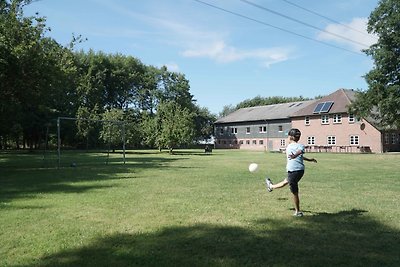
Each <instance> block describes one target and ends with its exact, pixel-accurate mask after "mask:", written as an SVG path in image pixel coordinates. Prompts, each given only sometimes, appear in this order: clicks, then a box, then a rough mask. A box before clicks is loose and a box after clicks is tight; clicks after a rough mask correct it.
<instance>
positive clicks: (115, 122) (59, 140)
mask: <svg viewBox="0 0 400 267" xmlns="http://www.w3.org/2000/svg"><path fill="white" fill-rule="evenodd" d="M63 120H64V121H75V122H77V121H87V122H93V123H108V124H112V125H117V126H119V127H121V131H122V133H121V137H122V140H121V141H122V160H123V163H124V164H125V163H126V157H125V142H126V140H125V122H123V121H117V120H96V119H84V118H72V117H58V118H57V158H58V159H57V166H58V168H60V166H61V131H62V130H61V123H62V121H63ZM110 131H111V127H110ZM110 136H111V132H110ZM109 157H110V142H109V144H108V149H107V161H106V163H107V164H108V160H109Z"/></svg>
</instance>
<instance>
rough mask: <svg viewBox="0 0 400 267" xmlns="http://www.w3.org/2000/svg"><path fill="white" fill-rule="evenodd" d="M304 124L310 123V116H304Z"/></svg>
mask: <svg viewBox="0 0 400 267" xmlns="http://www.w3.org/2000/svg"><path fill="white" fill-rule="evenodd" d="M304 125H310V116H305V117H304Z"/></svg>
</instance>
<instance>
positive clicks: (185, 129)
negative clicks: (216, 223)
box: [0, 0, 216, 149]
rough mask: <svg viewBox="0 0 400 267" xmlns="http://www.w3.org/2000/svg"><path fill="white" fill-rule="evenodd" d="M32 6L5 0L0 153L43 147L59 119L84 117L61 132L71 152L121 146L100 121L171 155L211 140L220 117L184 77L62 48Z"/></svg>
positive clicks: (118, 57)
mask: <svg viewBox="0 0 400 267" xmlns="http://www.w3.org/2000/svg"><path fill="white" fill-rule="evenodd" d="M29 2H30V1H23V0H13V1H6V0H0V39H1V41H0V87H1V90H0V121H1V123H0V148H10V147H11V148H30V149H35V148H40V147H41V145H43V140H45V139H47V137H48V136H47V135H48V132H49V127H50V129H51V130H50V133H55V131H54V127H55V121H56V120H55V119H56V118H58V117H74V118H80V119H83V120H77V121H76V123H75V126H74V127H73V128H72V129H70V130H69V131H64V132H63V145H65V146H74V145H76V144H78V143H85V144H86V146H87V147H88V146H89V145H90V143H91V142H94V140H95V139H98V138H100V140H103V141H104V142H105V141H106V140H109V141H110V140H112V142H113V143H114V144H117V143H120V142H121V138H120V137H121V131H120V130H115V129H114V130H112V131H111V129H110V127H114V126H111V125H107V124H106V123H102V124H99V123H97V124H96V123H93V121H94V120H109V121H116V120H117V121H124V122H125V135H126V144H127V145H128V147H129V146H130V147H135V148H138V147H157V148H160V149H161V148H168V149H173V148H176V147H179V146H182V145H189V144H191V143H192V142H193V140H199V139H206V138H209V137H210V135H211V134H212V132H213V122H214V121H215V119H216V117H215V115H213V114H211V113H210V112H209V110H208V109H207V108H204V107H200V106H198V105H197V104H196V100H195V99H194V96H193V95H192V94H191V93H190V85H189V81H188V80H187V79H186V78H185V75H184V74H181V73H176V72H171V71H169V70H168V69H167V68H166V67H161V68H158V67H154V66H149V65H145V64H143V63H142V62H141V61H140V60H139V59H137V58H135V57H132V56H126V55H122V54H106V53H103V52H95V51H92V50H89V51H87V52H85V51H75V49H74V48H75V47H76V44H77V43H79V42H81V41H82V38H80V37H73V38H72V40H71V43H70V44H69V45H66V46H63V45H60V44H59V43H57V42H56V41H55V40H54V39H52V38H50V37H46V33H48V32H49V31H50V29H49V28H48V27H47V26H46V21H45V19H44V18H43V17H40V16H39V15H38V14H36V15H34V16H30V17H26V16H24V13H23V7H24V6H25V5H27V4H29ZM114 128H115V127H114ZM106 133H111V134H106ZM94 137H96V138H94ZM53 139H54V137H53ZM50 140H51V138H50Z"/></svg>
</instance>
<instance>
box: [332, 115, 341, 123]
mask: <svg viewBox="0 0 400 267" xmlns="http://www.w3.org/2000/svg"><path fill="white" fill-rule="evenodd" d="M333 123H335V124H339V123H342V114H333Z"/></svg>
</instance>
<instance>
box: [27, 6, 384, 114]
mask: <svg viewBox="0 0 400 267" xmlns="http://www.w3.org/2000/svg"><path fill="white" fill-rule="evenodd" d="M202 1H203V2H205V3H209V4H211V5H213V6H216V7H220V8H222V9H224V10H228V11H230V12H233V13H235V14H237V15H234V14H232V13H227V12H226V11H222V10H220V9H216V8H215V7H211V6H209V5H205V4H204V3H200V2H198V1H195V0H146V1H139V0H136V1H134V0H113V1H110V0H39V1H36V2H33V3H32V4H30V5H28V6H27V7H26V8H25V10H24V12H25V14H26V15H31V14H33V13H34V12H39V15H40V16H44V17H46V18H47V25H48V26H49V27H50V28H51V32H49V33H48V35H49V36H51V37H53V38H54V39H56V40H57V41H58V42H59V43H61V44H68V43H69V42H70V40H71V39H72V34H75V35H82V36H83V37H84V38H87V41H85V42H83V43H81V44H79V45H78V46H77V49H84V50H89V49H93V50H95V51H103V52H106V53H121V54H124V55H130V56H134V57H136V58H138V59H140V60H141V61H142V62H143V63H144V64H146V65H153V66H158V67H160V66H163V65H165V66H167V67H168V69H169V70H171V71H177V72H181V73H183V74H185V76H186V78H187V79H188V80H189V82H190V92H191V93H192V94H193V95H194V98H195V99H196V100H197V103H198V105H199V106H201V107H207V108H208V109H209V110H210V111H211V112H212V113H214V114H218V113H219V112H221V111H222V109H223V107H224V106H226V105H236V104H238V103H239V102H241V101H243V100H245V99H251V98H254V97H256V96H262V97H268V96H287V97H290V96H300V95H301V96H304V97H315V96H317V95H326V94H329V93H331V92H333V91H335V90H337V89H339V88H349V89H362V90H365V89H367V84H366V83H365V80H364V78H363V77H362V76H363V75H365V74H366V73H367V72H368V71H369V70H370V69H371V68H372V67H373V61H372V60H371V59H370V58H369V57H367V56H366V55H365V54H363V53H361V52H360V50H361V49H363V48H366V47H368V46H369V45H371V44H373V43H374V42H376V37H374V36H370V35H367V33H366V23H367V18H368V16H369V15H370V13H371V11H372V10H373V9H374V8H375V7H376V6H377V4H378V0H334V1H328V0H324V1H316V0H248V1H247V2H246V1H242V0H202ZM249 2H250V3H249ZM251 3H253V4H256V5H258V6H254V5H252V4H251ZM295 5H297V6H295ZM299 7H300V8H299ZM266 9H268V11H267V10H266ZM304 9H307V10H311V11H313V12H315V13H317V14H318V15H323V16H325V17H328V18H329V19H331V20H328V19H326V18H323V17H321V16H318V15H316V14H313V13H311V12H309V11H306V10H304ZM277 13H279V14H280V15H277ZM295 20H297V21H300V22H301V23H299V22H296V21H295ZM332 20H333V21H332ZM269 25H272V26H274V27H272V26H269ZM276 27H277V28H281V29H283V30H279V29H277V28H276ZM319 29H321V30H323V31H321V30H319ZM287 31H290V32H292V33H288V32H287ZM299 35H301V36H303V37H300V36H299ZM310 39H312V40H310ZM332 46H334V47H332Z"/></svg>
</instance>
